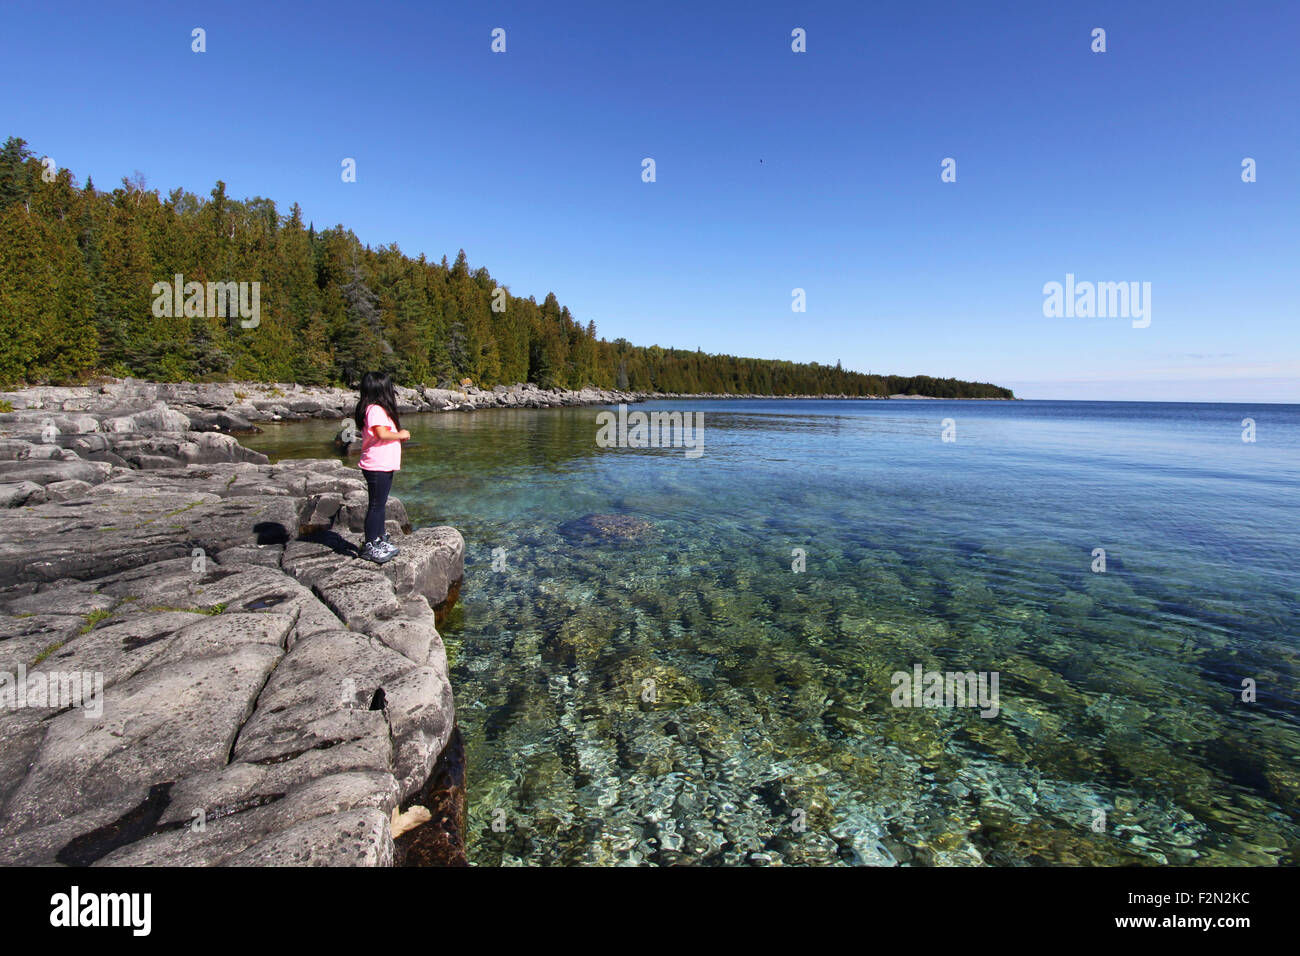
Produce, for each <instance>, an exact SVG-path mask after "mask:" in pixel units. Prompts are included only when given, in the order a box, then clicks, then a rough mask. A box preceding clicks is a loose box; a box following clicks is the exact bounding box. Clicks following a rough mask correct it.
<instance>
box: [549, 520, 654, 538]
mask: <svg viewBox="0 0 1300 956" xmlns="http://www.w3.org/2000/svg"><path fill="white" fill-rule="evenodd" d="M653 530H654V525H653V524H651V523H650V522H649V521H647V520H646V519H645V518H638V517H636V516H634V515H604V514H591V515H583V516H582V517H581V518H575V519H573V520H572V521H566V522H564V524H562V525H560V527H559V532H560V534H562V535H563V536H564V537H565V538H568V539H569V540H570V541H585V540H591V539H599V540H604V541H631V540H636V539H638V538H643V537H645V536H646V535H647V534H649V533H650V532H651V531H653Z"/></svg>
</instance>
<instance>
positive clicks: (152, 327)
mask: <svg viewBox="0 0 1300 956" xmlns="http://www.w3.org/2000/svg"><path fill="white" fill-rule="evenodd" d="M177 275H180V276H183V282H184V283H191V282H194V283H200V284H206V283H210V282H211V283H226V282H246V283H252V282H257V283H260V317H259V320H258V321H257V323H256V326H255V327H253V328H249V327H247V324H246V323H244V322H242V321H241V317H240V315H239V313H238V310H237V309H236V308H235V304H236V303H235V302H229V303H225V304H224V308H219V309H217V310H216V312H217V313H218V314H211V313H212V310H211V309H209V308H206V307H204V304H203V300H202V297H201V296H198V297H196V298H195V299H194V302H193V308H190V307H189V306H188V305H187V307H186V308H183V309H179V310H178V309H173V308H170V307H168V308H165V309H159V308H157V307H156V302H157V300H158V293H157V292H156V291H155V286H156V285H157V284H159V283H165V284H168V285H170V284H171V283H173V281H174V277H175V276H177ZM168 296H169V298H170V293H168ZM232 298H234V299H237V297H232ZM187 301H188V300H187ZM368 369H383V370H384V371H387V372H390V373H391V374H392V375H393V376H394V377H395V378H396V379H397V380H398V381H399V382H401V383H403V384H407V385H418V384H426V385H433V386H444V387H446V386H449V385H454V384H455V383H458V382H460V381H461V380H462V379H465V378H469V379H471V380H473V382H474V383H475V384H476V385H480V386H482V387H490V386H492V385H496V384H514V383H519V382H532V383H535V384H537V385H539V386H542V387H544V388H552V387H559V388H570V389H577V388H582V387H584V386H588V385H592V386H596V387H601V388H619V389H630V390H635V391H660V392H696V393H722V392H730V393H745V394H761V395H799V394H834V395H840V394H843V395H852V396H869V395H890V394H905V395H934V396H937V397H941V398H1010V397H1012V393H1011V391H1010V390H1009V389H1005V388H1000V387H998V386H995V385H989V384H985V383H975V382H964V381H960V380H957V379H933V378H929V377H927V376H913V377H903V376H896V375H875V374H863V373H860V372H854V371H848V370H846V369H844V368H842V367H841V366H840V364H839V363H838V362H837V363H836V364H835V365H823V364H819V363H816V362H810V363H798V362H786V361H779V360H771V359H754V358H742V357H739V356H734V355H714V354H706V353H704V352H701V351H699V350H696V351H690V350H684V349H673V348H661V347H659V346H657V345H651V346H637V345H633V344H632V343H630V342H628V341H627V340H626V339H622V338H619V339H615V340H614V341H612V342H611V341H607V340H605V339H603V338H599V337H598V336H597V334H596V325H595V323H594V322H592V321H588V322H587V323H586V325H583V324H582V323H581V322H580V321H578V319H576V318H575V317H574V316H573V315H572V314H571V313H570V312H569V309H568V307H566V306H562V305H561V304H560V303H559V301H558V300H557V299H556V297H555V294H554V293H548V294H547V296H546V297H545V299H543V300H542V301H541V302H538V301H537V300H536V298H534V297H532V296H529V297H528V298H523V297H520V296H516V295H513V294H512V293H511V292H510V291H509V289H508V288H507V287H505V286H502V285H500V284H499V283H498V282H497V280H495V279H494V278H493V277H492V275H491V274H490V273H489V272H488V270H487V269H485V268H483V267H479V268H477V269H471V268H470V266H469V263H468V261H467V260H466V257H465V252H464V250H461V251H460V253H459V254H458V255H457V256H456V259H455V261H454V262H448V261H447V257H446V256H444V257H443V258H442V260H441V261H440V262H431V261H429V260H428V259H426V258H425V256H424V255H423V254H421V255H419V256H416V257H411V256H408V255H406V254H405V253H403V252H402V251H401V250H400V249H399V248H398V247H397V245H396V244H391V245H380V246H378V247H375V248H371V247H370V246H367V245H364V244H363V243H361V241H360V240H358V238H357V237H356V235H355V234H354V233H353V232H352V231H351V230H350V229H346V228H344V227H343V226H341V225H339V226H335V227H333V228H328V229H320V230H317V229H316V228H315V227H314V226H313V225H312V224H311V223H304V221H303V214H302V210H301V209H300V208H299V206H298V204H297V203H295V204H294V205H293V206H291V207H290V209H289V211H288V213H287V214H282V213H280V212H279V211H278V210H277V209H276V206H275V203H274V202H272V201H271V200H269V199H264V198H262V197H254V198H252V199H245V200H242V201H240V200H236V199H232V198H231V197H230V196H228V195H227V194H226V186H225V183H223V182H221V181H218V182H217V184H216V186H215V187H214V188H213V189H212V191H211V193H210V194H209V195H208V196H206V197H200V196H197V195H195V194H193V193H190V192H186V191H185V190H182V189H175V190H172V191H171V192H169V193H168V194H167V195H166V196H165V197H164V196H163V195H161V193H160V192H159V191H158V190H157V189H149V188H147V186H146V184H145V182H144V180H143V178H142V177H140V176H139V175H138V174H137V175H136V176H134V177H123V179H122V182H121V185H120V186H119V187H117V188H115V189H113V190H111V191H103V190H99V189H97V188H96V187H95V185H94V183H93V182H92V181H91V180H90V178H89V177H88V178H87V180H86V183H85V185H84V186H79V185H78V184H77V182H76V181H75V179H74V177H73V176H72V174H71V173H70V172H69V171H68V170H66V169H56V168H54V167H53V166H52V164H50V163H49V162H48V161H42V159H40V158H38V157H36V156H35V155H34V154H33V153H32V152H31V150H29V149H28V147H27V144H26V143H25V142H24V141H23V140H22V139H18V138H15V137H11V138H10V139H8V140H7V141H6V142H5V144H4V147H3V148H2V149H0V386H3V387H12V386H15V385H18V384H36V383H72V382H78V381H86V380H89V379H90V378H93V377H96V376H101V375H114V376H127V375H130V376H135V377H139V378H147V379H153V380H157V381H228V380H253V381H282V382H283V381H291V382H298V383H301V384H304V385H328V384H335V385H344V386H350V385H352V384H353V383H355V382H356V381H357V380H358V378H359V377H360V375H361V373H362V372H364V371H366V370H368Z"/></svg>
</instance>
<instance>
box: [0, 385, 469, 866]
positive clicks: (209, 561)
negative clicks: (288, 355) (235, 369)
mask: <svg viewBox="0 0 1300 956" xmlns="http://www.w3.org/2000/svg"><path fill="white" fill-rule="evenodd" d="M227 388H228V387H227V386H219V387H213V386H165V385H149V384H142V383H112V384H109V385H105V386H97V387H94V388H85V389H30V390H24V391H21V392H15V393H7V394H5V395H3V396H0V398H2V399H3V400H5V401H6V402H7V403H8V405H9V406H10V407H12V409H13V410H12V411H8V412H4V413H0V506H7V509H8V510H6V511H4V512H0V513H2V514H3V522H2V523H0V615H2V616H0V863H3V864H7V865H14V864H18V865H24V864H25V865H42V864H45V865H49V864H53V865H58V864H67V865H138V864H181V865H282V864H322V865H370V866H384V865H392V864H400V863H403V862H413V863H421V864H463V863H464V862H465V859H464V849H463V843H462V840H461V830H462V828H463V814H464V792H463V766H464V758H463V755H462V754H461V753H460V751H459V735H458V734H457V733H456V731H455V709H454V705H453V699H452V688H451V685H450V682H449V679H448V675H447V657H446V651H445V649H444V647H443V643H442V639H441V637H440V636H439V634H438V630H437V628H438V624H439V622H440V621H441V619H442V617H443V615H444V614H445V613H446V611H447V610H448V609H449V608H450V607H451V606H452V605H453V604H454V603H455V601H456V597H457V594H458V591H459V587H460V580H461V577H462V574H463V565H464V541H463V539H462V538H461V535H460V533H459V532H457V531H456V530H455V529H454V528H447V527H438V528H420V529H418V530H414V531H412V529H411V527H410V524H409V521H408V519H407V516H406V512H405V509H404V508H403V506H402V504H401V502H400V500H398V499H396V498H394V499H390V501H389V510H388V526H389V530H390V532H392V534H393V538H394V541H395V543H397V544H398V545H399V546H400V547H401V549H402V553H401V555H400V556H399V557H398V558H396V559H395V560H393V561H392V562H390V563H388V564H386V565H384V566H382V567H376V566H375V565H372V564H368V563H364V562H362V561H360V560H359V559H358V558H357V557H356V554H357V545H358V543H359V539H360V534H359V531H360V529H361V522H362V519H363V516H364V512H365V506H366V495H365V488H364V483H363V482H362V481H361V480H360V477H359V475H357V473H356V472H355V471H354V470H352V469H349V468H347V467H345V466H344V465H343V464H342V462H340V461H338V460H298V461H286V462H282V463H279V464H275V465H272V464H270V463H268V461H267V459H266V458H265V456H263V455H260V454H258V453H256V452H252V451H250V450H248V449H246V448H244V447H243V446H241V445H240V444H239V443H238V441H237V440H236V439H235V438H234V437H232V436H231V435H230V434H228V433H223V432H228V431H231V430H235V429H237V428H240V427H243V424H244V423H248V424H249V425H250V426H251V423H249V422H248V419H247V418H246V417H245V414H246V413H248V410H250V409H251V414H253V415H254V416H257V415H277V414H281V413H280V412H279V411H278V410H275V409H274V408H268V409H261V408H258V407H257V404H256V403H255V402H256V401H258V400H250V401H249V402H248V403H247V404H246V405H241V404H240V402H239V400H238V399H235V396H234V395H233V394H231V398H232V399H235V400H234V401H232V403H231V404H230V405H228V406H226V407H222V406H221V404H220V403H221V400H222V399H223V398H224V397H225V392H224V391H223V390H224V389H227ZM231 392H232V393H233V389H232V390H231ZM285 401H286V404H285V405H284V406H283V407H284V408H285V409H286V410H287V411H288V412H289V414H290V415H305V414H323V415H325V416H327V417H332V416H330V415H329V412H328V411H326V410H327V409H337V406H334V405H327V404H325V403H313V402H314V400H313V399H312V398H308V397H306V396H305V395H303V394H302V393H297V394H294V395H293V396H292V397H289V396H285ZM295 404H296V405H297V406H298V408H297V410H295V409H294V408H293V405H295ZM317 405H319V408H318V407H317ZM282 417H283V416H282Z"/></svg>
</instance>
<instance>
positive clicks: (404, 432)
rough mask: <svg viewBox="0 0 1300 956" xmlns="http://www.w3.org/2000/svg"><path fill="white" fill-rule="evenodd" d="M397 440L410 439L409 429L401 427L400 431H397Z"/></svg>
mask: <svg viewBox="0 0 1300 956" xmlns="http://www.w3.org/2000/svg"><path fill="white" fill-rule="evenodd" d="M397 440H398V441H410V440H411V433H410V432H409V431H407V430H406V429H405V428H403V429H402V430H401V431H400V432H398V433H397Z"/></svg>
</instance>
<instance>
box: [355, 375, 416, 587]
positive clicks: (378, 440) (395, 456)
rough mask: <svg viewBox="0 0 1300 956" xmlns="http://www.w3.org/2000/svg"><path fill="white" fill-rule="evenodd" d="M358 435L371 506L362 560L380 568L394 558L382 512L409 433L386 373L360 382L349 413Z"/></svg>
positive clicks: (394, 553) (367, 513)
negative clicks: (358, 391)
mask: <svg viewBox="0 0 1300 956" xmlns="http://www.w3.org/2000/svg"><path fill="white" fill-rule="evenodd" d="M352 418H353V420H354V421H355V422H356V423H357V430H358V431H359V432H360V433H361V461H360V462H358V464H359V465H360V466H361V474H362V475H363V476H364V477H365V479H366V490H367V491H368V492H369V493H370V504H369V507H367V508H366V542H365V544H364V545H362V548H361V556H362V557H363V558H365V559H366V560H367V561H373V562H375V563H376V564H383V563H384V562H385V561H391V560H392V559H393V558H395V557H397V551H398V549H397V548H396V547H395V546H394V545H393V544H392V542H390V541H389V540H388V535H386V534H384V512H385V509H386V507H387V505H388V492H389V490H390V489H391V488H392V487H393V473H394V472H396V471H398V470H399V469H401V467H402V442H404V441H409V440H410V438H411V433H410V432H408V431H407V430H406V429H404V428H402V427H401V423H400V421H399V419H398V417H397V392H396V390H395V389H394V388H393V379H392V377H391V376H390V375H389V374H388V373H387V372H367V373H366V374H365V375H364V376H362V378H361V397H360V398H359V399H358V400H357V407H356V411H354V412H353V413H352Z"/></svg>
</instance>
